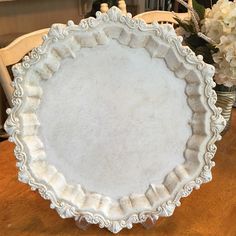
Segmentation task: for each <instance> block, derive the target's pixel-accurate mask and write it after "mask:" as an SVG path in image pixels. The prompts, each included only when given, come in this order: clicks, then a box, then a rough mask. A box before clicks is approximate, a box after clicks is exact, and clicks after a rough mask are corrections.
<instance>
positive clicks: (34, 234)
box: [0, 109, 236, 236]
mask: <svg viewBox="0 0 236 236" xmlns="http://www.w3.org/2000/svg"><path fill="white" fill-rule="evenodd" d="M13 149H14V145H13V144H12V143H9V142H8V141H4V142H1V143H0V166H1V170H0V236H43V235H49V236H50V235H59V236H67V235H68V236H76V235H86V236H88V235H89V236H90V235H112V234H111V233H110V232H108V231H107V230H105V229H99V228H98V226H96V225H93V226H90V228H89V229H88V230H87V231H82V230H80V229H78V228H77V227H76V226H75V222H74V220H73V219H65V220H63V219H61V218H60V217H59V216H58V214H57V213H56V212H55V211H54V210H52V209H50V208H49V201H46V200H43V199H42V198H41V197H40V196H39V194H38V193H37V192H32V191H31V190H30V188H29V187H28V186H27V185H25V184H23V183H20V182H18V180H17V169H16V166H15V163H16V162H15V158H14V155H13ZM214 161H215V162H216V167H214V169H213V180H212V182H210V183H208V184H204V185H202V187H201V188H200V190H194V192H193V193H192V194H191V195H190V196H189V197H187V198H186V199H182V201H181V202H182V205H181V206H180V207H178V208H177V209H176V210H175V212H174V214H173V216H171V217H169V218H162V219H160V220H158V221H157V223H156V225H155V227H153V228H151V229H149V230H147V229H145V228H143V227H142V225H134V227H133V229H132V230H126V229H125V230H122V231H121V233H119V234H118V235H122V236H123V235H135V236H139V235H142V236H144V235H148V236H154V235H157V236H165V235H170V236H185V235H186V236H187V235H188V236H189V235H190V236H208V235H209V236H235V235H236V109H234V112H233V120H232V126H231V129H230V131H228V133H226V134H225V136H224V137H223V139H222V141H220V142H219V143H218V151H217V155H216V157H215V158H214Z"/></svg>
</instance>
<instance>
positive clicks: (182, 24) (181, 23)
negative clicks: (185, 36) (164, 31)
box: [174, 17, 194, 33]
mask: <svg viewBox="0 0 236 236" xmlns="http://www.w3.org/2000/svg"><path fill="white" fill-rule="evenodd" d="M174 19H175V20H176V21H177V22H178V24H179V26H180V27H182V28H183V29H184V30H185V31H187V32H190V33H193V32H194V29H193V27H192V25H191V24H190V22H189V21H185V20H181V19H180V18H178V17H174Z"/></svg>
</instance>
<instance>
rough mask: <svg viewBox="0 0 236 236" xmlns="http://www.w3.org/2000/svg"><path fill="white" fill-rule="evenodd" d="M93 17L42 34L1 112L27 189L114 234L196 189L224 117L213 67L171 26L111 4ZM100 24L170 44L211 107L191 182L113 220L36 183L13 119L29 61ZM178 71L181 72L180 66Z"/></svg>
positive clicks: (17, 70) (169, 209)
mask: <svg viewBox="0 0 236 236" xmlns="http://www.w3.org/2000/svg"><path fill="white" fill-rule="evenodd" d="M96 16H97V17H96V18H88V19H84V20H82V21H81V23H80V24H79V25H75V24H74V23H73V22H72V21H69V22H68V25H67V26H65V25H58V24H56V25H53V26H52V28H51V29H50V31H49V33H48V35H47V36H45V37H44V42H43V44H42V45H41V46H40V47H38V48H35V49H34V50H32V52H31V53H30V54H29V55H27V56H25V57H24V59H23V61H22V63H21V64H17V65H15V66H14V67H13V73H14V76H15V80H14V82H13V86H14V88H15V91H14V94H13V99H12V101H13V105H14V107H13V108H12V109H8V110H7V113H8V115H9V117H8V119H7V121H6V123H5V129H6V130H7V132H8V133H9V134H10V135H11V137H10V139H9V140H10V141H13V142H15V144H16V147H15V151H14V152H15V156H16V158H17V160H18V162H17V167H18V168H19V180H20V181H22V182H24V183H28V184H29V185H30V186H31V189H32V190H38V192H39V193H40V195H41V196H42V197H43V198H44V199H47V200H50V201H51V205H50V207H51V208H52V209H56V211H57V212H58V214H59V215H60V216H61V217H62V218H68V217H75V219H78V218H79V217H83V218H84V219H85V220H86V221H87V222H88V223H91V224H99V227H101V228H104V227H105V228H108V229H109V230H110V231H111V232H113V233H118V232H119V231H120V230H122V229H123V228H129V229H130V228H132V225H133V224H134V223H141V222H144V221H146V220H147V219H148V218H153V219H158V218H159V217H160V216H165V217H167V216H171V215H172V214H173V212H174V210H175V207H176V206H180V199H181V198H182V197H187V196H188V195H189V194H190V193H191V192H192V191H193V189H199V188H200V185H201V184H202V183H206V182H209V181H210V180H211V179H212V175H211V168H212V167H213V166H214V162H213V161H212V158H213V157H214V155H215V152H216V146H215V142H216V141H218V140H220V138H221V136H220V133H221V131H222V130H223V128H224V126H225V120H224V119H223V117H222V116H221V115H220V112H221V110H220V109H219V108H217V107H216V106H215V102H216V94H215V92H214V91H213V90H212V87H213V86H215V83H214V82H213V80H212V76H213V74H214V68H213V67H212V66H209V65H206V64H205V63H204V62H203V60H202V57H201V56H198V57H197V56H196V55H195V54H194V53H193V52H192V51H191V50H190V49H189V48H188V47H183V46H182V44H181V42H182V38H181V37H177V36H176V34H175V32H174V30H173V28H172V27H171V26H169V25H159V24H157V23H155V24H152V25H147V24H145V22H144V21H142V20H138V19H133V18H132V17H131V15H130V14H127V15H126V16H124V15H123V14H122V13H121V11H120V10H119V9H118V8H116V7H112V8H111V9H110V10H109V11H108V12H107V13H104V14H102V13H101V12H98V13H97V15H96ZM105 24H111V25H114V24H115V25H117V26H121V27H123V28H124V27H128V28H129V29H130V30H134V31H135V33H137V32H142V33H144V34H149V35H150V37H152V36H155V37H159V38H160V39H162V40H163V42H165V43H167V44H168V45H170V47H172V48H175V50H176V51H177V53H178V54H179V56H181V57H182V58H184V60H185V61H186V63H187V64H189V65H192V66H194V67H196V68H197V70H198V72H199V74H201V78H202V81H201V83H203V84H204V95H205V98H206V101H207V105H208V109H209V110H210V111H211V126H210V134H211V135H210V136H209V140H208V143H207V145H206V150H205V153H204V154H203V158H204V160H203V161H204V163H203V165H202V171H201V173H199V176H198V177H197V178H196V179H194V180H192V179H191V180H189V182H188V183H187V184H185V185H184V186H183V187H182V188H181V189H180V190H178V192H177V193H176V194H175V196H170V198H169V199H168V200H167V201H165V202H162V203H161V204H159V205H155V204H154V205H153V209H152V210H145V211H141V212H135V211H133V213H131V214H130V215H124V217H122V218H121V219H118V220H113V219H110V218H109V217H106V216H105V214H103V213H101V212H100V213H99V212H96V211H92V210H91V211H83V210H81V209H79V207H78V206H76V205H74V204H72V203H71V202H69V201H66V200H65V199H60V198H59V197H58V196H57V195H56V193H55V191H54V190H53V188H52V187H51V186H50V185H49V184H46V183H41V182H39V181H37V179H36V178H35V176H34V174H33V173H32V171H31V170H30V168H29V166H28V158H29V154H28V152H27V151H26V149H25V146H24V142H23V140H22V136H21V132H22V127H21V125H22V124H21V123H20V120H19V112H20V110H21V109H22V104H23V103H24V96H25V94H24V89H23V84H24V76H25V74H26V73H27V71H28V70H29V69H30V68H31V67H32V65H34V64H36V63H38V62H41V61H42V60H43V57H44V54H46V53H47V49H48V48H49V46H50V45H51V44H55V43H57V42H61V41H63V40H66V39H68V38H69V37H70V36H71V35H73V34H74V33H79V32H87V31H88V32H95V31H93V30H92V29H96V28H97V27H100V26H102V25H105ZM95 33H96V32H95ZM70 54H72V55H73V51H72V52H71V51H70ZM161 56H162V55H161ZM162 58H164V56H162ZM56 69H57V68H56ZM173 71H174V69H173ZM181 71H184V68H183V69H182V70H181ZM190 79H191V78H190Z"/></svg>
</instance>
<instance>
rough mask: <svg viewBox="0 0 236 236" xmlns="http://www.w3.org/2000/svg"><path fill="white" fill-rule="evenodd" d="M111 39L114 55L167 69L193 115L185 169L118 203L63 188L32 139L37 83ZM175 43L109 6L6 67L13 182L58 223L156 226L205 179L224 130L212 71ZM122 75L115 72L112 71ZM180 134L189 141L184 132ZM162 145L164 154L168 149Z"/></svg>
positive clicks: (162, 29) (39, 96) (164, 28)
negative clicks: (153, 222) (132, 54)
mask: <svg viewBox="0 0 236 236" xmlns="http://www.w3.org/2000/svg"><path fill="white" fill-rule="evenodd" d="M114 40H116V41H117V42H118V43H115V45H113V46H114V47H115V48H116V47H120V45H122V46H126V47H127V48H133V49H135V50H137V51H138V50H140V49H145V50H146V51H147V52H148V53H149V55H150V58H152V60H157V61H158V60H159V61H160V59H162V61H165V63H166V64H162V66H163V68H164V66H165V67H166V68H169V69H168V70H169V71H171V72H172V73H173V74H174V75H175V76H176V78H175V79H176V80H179V83H180V84H181V83H182V82H181V80H182V81H184V83H182V84H185V85H184V87H185V92H184V93H183V97H185V99H186V100H187V104H188V106H189V108H190V109H191V116H192V120H191V121H190V122H189V125H190V126H191V131H192V132H191V135H190V137H189V138H188V140H186V141H187V143H186V149H185V151H184V158H185V161H184V163H179V165H178V166H177V167H176V168H174V169H173V170H172V171H170V173H169V174H167V176H166V177H165V179H164V181H163V184H159V185H155V183H153V184H150V186H149V187H148V189H147V190H146V191H145V192H144V193H143V194H130V195H127V196H123V197H121V198H119V199H115V198H112V197H110V196H105V195H103V194H100V193H94V192H90V191H89V190H87V189H85V188H84V186H81V185H80V184H79V183H77V184H76V185H73V184H68V183H67V180H66V178H65V177H64V176H63V174H62V173H60V172H59V171H58V170H57V168H55V166H53V165H51V163H50V164H48V162H47V158H46V154H47V151H46V152H45V149H44V145H43V143H42V142H41V140H40V138H39V137H40V135H39V133H38V130H39V129H40V120H39V119H38V115H39V116H40V103H41V101H42V103H41V104H43V89H42V88H41V86H42V87H43V85H42V84H43V83H47V80H48V79H49V80H48V81H50V79H52V78H53V76H55V75H56V73H57V72H60V70H61V67H62V66H63V65H64V64H63V63H65V61H66V60H67V59H68V58H70V57H71V58H76V56H77V54H78V53H79V51H80V50H81V51H82V50H84V49H86V48H96V47H98V45H100V46H104V45H109V42H110V41H114ZM181 41H182V40H181V38H180V37H177V36H176V34H175V32H174V30H173V28H172V27H171V26H170V25H159V24H156V23H155V24H152V25H146V24H145V23H144V22H143V21H141V20H137V19H132V18H131V16H130V15H129V14H128V15H125V16H124V15H122V13H121V11H120V10H119V9H118V8H116V7H112V8H111V9H109V11H108V12H107V13H104V14H101V13H100V12H98V13H97V17H96V19H95V18H88V19H85V20H82V21H81V23H80V24H79V25H74V23H73V22H71V21H69V22H68V25H67V26H65V25H60V24H56V25H53V26H52V28H51V29H50V31H49V33H48V35H47V36H45V37H44V42H43V44H42V46H40V47H38V48H36V49H34V50H33V51H32V52H31V53H30V54H29V55H28V56H26V57H24V59H23V62H22V63H21V64H17V65H15V66H14V67H13V72H14V76H15V80H14V82H13V86H14V88H15V91H14V95H13V104H14V107H13V108H12V109H8V111H7V112H8V114H9V118H8V120H7V122H6V124H5V128H6V130H7V131H8V133H9V134H10V135H11V137H10V140H11V141H14V142H15V143H16V148H15V155H16V158H17V159H18V163H17V166H18V168H19V180H20V181H22V182H24V183H28V184H29V185H30V186H31V188H32V190H36V189H37V190H38V191H39V193H40V194H41V196H42V197H43V198H45V199H49V200H50V201H51V208H55V209H56V210H57V212H58V213H59V215H60V216H61V217H63V218H66V217H75V219H78V218H79V217H81V216H82V217H84V218H85V219H86V221H87V222H89V223H92V224H99V226H100V227H106V228H108V229H109V230H110V231H111V232H113V233H117V232H119V231H120V230H121V229H122V228H132V224H133V223H140V222H144V221H146V219H147V218H149V217H151V218H154V219H158V218H159V217H160V216H170V215H172V214H173V212H174V209H175V207H176V206H179V205H180V198H181V197H186V196H188V195H189V194H190V193H191V192H192V190H193V189H194V188H195V189H198V188H199V187H200V185H201V184H202V183H206V182H208V181H210V180H211V178H212V176H211V168H212V167H213V166H214V162H213V161H212V158H213V157H214V154H215V152H216V146H215V142H216V141H217V140H220V138H221V136H220V132H221V131H222V129H223V128H224V126H225V120H224V119H223V118H222V116H221V115H220V109H219V108H216V106H215V102H216V94H215V92H214V90H213V89H212V87H213V86H214V85H215V83H214V82H213V80H212V76H213V75H214V67H212V66H210V65H207V64H205V63H204V62H203V60H202V57H201V56H198V57H196V56H195V54H194V53H193V52H192V51H191V50H190V49H189V48H188V47H184V46H182V45H181ZM100 46H99V47H100ZM127 51H128V49H127ZM142 53H144V52H142ZM78 55H79V54H78ZM140 55H141V54H140ZM111 63H112V61H111ZM159 63H161V62H159ZM159 65H161V64H159ZM91 66H92V65H91ZM107 66H109V65H107ZM121 69H122V68H117V71H118V72H119V70H121ZM44 80H45V81H44ZM160 89H161V88H160ZM180 89H181V86H180ZM71 96H73V95H71ZM169 109H170V110H171V108H169ZM187 109H188V108H187V106H186V109H185V110H187ZM48 112H50V111H48ZM187 114H188V113H186V116H187V117H188V115H187ZM61 115H63V113H61ZM175 115H176V116H177V114H173V116H175ZM40 119H43V118H42V116H41V118H40ZM185 132H187V134H188V132H189V131H188V129H186V130H185ZM161 135H162V136H163V135H164V134H161ZM65 145H66V143H65ZM88 145H89V143H88ZM166 145H168V146H169V148H170V149H171V148H172V145H173V144H172V143H168V144H166ZM98 158H99V157H98ZM97 164H98V165H99V159H98V163H97ZM93 168H94V167H93ZM157 171H158V168H157ZM117 187H118V186H117ZM114 188H116V186H114ZM131 191H132V190H131Z"/></svg>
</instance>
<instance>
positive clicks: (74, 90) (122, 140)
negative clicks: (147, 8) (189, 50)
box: [38, 40, 192, 199]
mask: <svg viewBox="0 0 236 236" xmlns="http://www.w3.org/2000/svg"><path fill="white" fill-rule="evenodd" d="M76 56H77V57H76V59H70V58H67V59H65V60H63V61H62V64H61V67H60V69H59V70H58V72H57V73H55V74H54V76H53V77H52V78H50V79H49V80H47V81H43V80H42V81H40V85H41V86H42V89H43V93H44V94H43V97H42V102H41V104H40V108H39V110H38V117H39V120H40V123H41V126H40V129H39V137H40V139H41V140H42V142H43V144H44V147H45V152H46V155H47V159H48V162H49V163H50V164H53V165H54V166H55V167H56V168H57V169H58V170H59V171H60V172H61V173H62V174H64V176H65V177H66V179H67V181H68V183H70V184H78V183H79V184H81V185H82V186H83V187H85V188H86V189H87V190H88V191H93V192H98V193H101V194H105V195H107V196H110V197H112V198H115V199H117V198H119V197H121V196H124V195H128V194H130V193H143V192H145V190H146V189H147V188H148V185H149V184H150V183H154V184H161V183H162V182H163V180H164V178H165V176H166V175H167V174H168V173H169V172H170V171H172V170H173V168H175V167H176V166H177V165H179V164H182V163H183V162H184V160H185V159H184V154H183V153H184V150H185V147H186V142H187V140H188V138H189V137H190V136H191V134H192V131H191V127H190V125H189V124H188V122H189V121H190V120H191V116H192V111H191V110H190V108H189V106H188V104H187V101H186V95H185V87H186V83H185V81H184V80H182V79H178V78H176V76H175V75H174V73H173V72H172V71H170V70H169V69H168V68H167V65H166V63H165V61H164V60H163V59H159V58H151V57H150V55H149V54H148V52H147V51H146V50H145V49H143V48H140V49H133V48H129V47H127V46H122V45H120V44H119V43H118V42H117V41H115V40H110V42H109V43H108V44H107V45H102V46H97V47H94V48H82V49H81V50H80V51H78V52H77V53H76Z"/></svg>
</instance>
